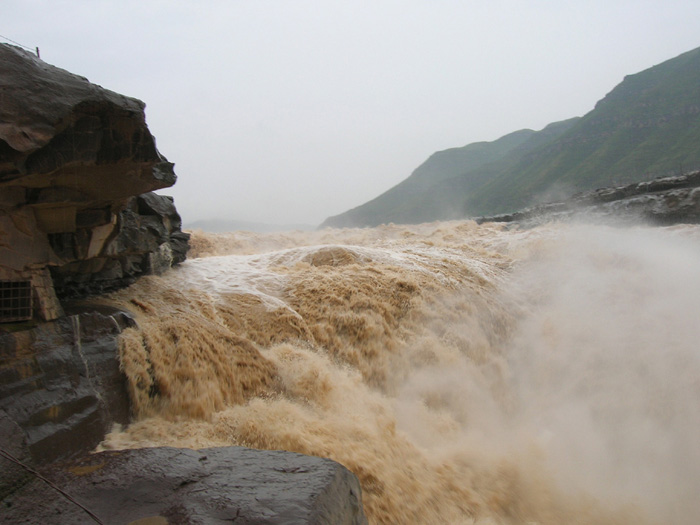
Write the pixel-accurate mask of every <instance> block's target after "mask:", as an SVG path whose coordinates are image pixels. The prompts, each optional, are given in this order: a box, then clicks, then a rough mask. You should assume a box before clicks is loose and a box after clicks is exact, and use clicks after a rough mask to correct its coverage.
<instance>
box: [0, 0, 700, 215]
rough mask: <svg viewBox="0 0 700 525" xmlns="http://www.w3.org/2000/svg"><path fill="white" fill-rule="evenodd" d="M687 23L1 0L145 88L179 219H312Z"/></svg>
mask: <svg viewBox="0 0 700 525" xmlns="http://www.w3.org/2000/svg"><path fill="white" fill-rule="evenodd" d="M699 27H700V2H698V1H697V0H688V1H686V0H678V1H674V0H586V1H584V0H577V1H569V0H530V1H527V2H525V1H523V0H500V1H499V0H491V1H486V0H483V1H457V0H432V1H428V0H423V1H419V0H403V1H399V0H371V1H364V0H353V1H350V0H348V1H339V0H338V1H336V0H275V1H268V0H228V1H225V0H219V1H217V0H209V1H208V0H199V1H197V2H195V1H194V0H192V1H176V0H162V1H159V0H111V1H107V0H42V1H39V0H36V1H35V0H1V1H0V35H3V36H4V37H7V38H10V39H13V40H15V41H17V42H19V43H21V44H24V45H26V46H29V47H32V48H33V47H35V46H38V47H39V48H40V51H41V58H42V59H44V60H45V61H46V62H48V63H51V64H53V65H55V66H58V67H61V68H64V69H67V70H69V71H71V72H73V73H77V74H80V75H83V76H86V77H87V78H88V79H89V80H90V81H91V82H94V83H96V84H99V85H101V86H103V87H105V88H108V89H111V90H113V91H117V92H120V93H122V94H125V95H129V96H133V97H136V98H139V99H141V100H143V101H145V102H146V104H147V108H146V118H147V122H148V125H149V128H150V130H151V132H152V133H153V134H154V135H155V137H156V139H157V144H158V149H159V150H160V151H161V153H162V154H164V155H165V156H166V157H167V158H168V159H169V160H170V161H172V162H175V171H176V173H177V175H178V182H177V184H176V185H175V187H173V188H170V189H168V190H167V191H162V192H161V193H166V194H170V195H173V196H174V197H175V203H176V205H177V207H178V210H179V211H180V214H181V215H182V216H183V218H184V220H185V223H187V222H192V221H195V220H198V219H207V218H214V217H220V218H231V219H239V220H248V221H261V222H268V223H278V224H280V223H281V224H294V223H309V224H318V223H320V222H321V221H323V219H325V218H326V217H328V216H330V215H336V214H338V213H342V212H344V211H346V210H348V209H350V208H353V207H355V206H358V205H360V204H363V203H365V202H367V201H368V200H370V199H372V198H374V197H376V196H378V195H379V194H381V193H382V192H384V191H386V190H387V189H389V188H391V187H392V186H394V185H395V184H397V183H399V182H400V181H402V180H403V179H405V178H406V177H408V176H409V175H410V174H411V172H412V171H413V170H414V169H415V168H416V167H417V166H418V165H419V164H421V163H422V162H423V161H424V160H425V159H426V158H427V157H429V156H430V155H431V154H432V153H434V152H435V151H438V150H443V149H447V148H452V147H458V146H463V145H465V144H469V143H471V142H477V141H483V140H487V141H490V140H494V139H496V138H498V137H500V136H502V135H504V134H506V133H509V132H511V131H515V130H518V129H522V128H530V129H541V128H542V127H544V126H545V125H546V124H548V123H550V122H553V121H557V120H563V119H566V118H569V117H573V116H581V115H584V114H585V113H587V112H588V111H590V110H591V109H593V106H594V105H595V103H596V101H598V100H599V99H601V98H602V97H603V96H604V95H605V94H606V93H607V92H609V91H610V90H611V89H612V88H613V87H614V86H615V85H616V84H618V83H619V82H620V81H621V80H622V78H623V77H624V76H625V75H626V74H630V73H636V72H638V71H641V70H643V69H646V68H648V67H651V66H653V65H655V64H658V63H660V62H663V61H664V60H667V59H669V58H673V57H675V56H677V55H679V54H680V53H683V52H685V51H689V50H690V49H693V48H695V47H698V46H700V31H698V29H699ZM0 41H6V40H4V39H0Z"/></svg>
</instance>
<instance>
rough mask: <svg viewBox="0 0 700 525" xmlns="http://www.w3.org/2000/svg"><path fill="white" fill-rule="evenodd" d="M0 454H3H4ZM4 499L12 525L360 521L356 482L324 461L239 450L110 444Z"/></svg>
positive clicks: (287, 524)
mask: <svg viewBox="0 0 700 525" xmlns="http://www.w3.org/2000/svg"><path fill="white" fill-rule="evenodd" d="M0 461H2V460H1V459H0ZM43 475H44V476H45V477H46V478H47V479H49V480H50V481H52V482H53V483H54V484H55V485H57V486H58V487H60V488H61V489H62V490H64V491H65V492H66V493H68V494H69V495H71V496H72V497H73V498H75V499H76V500H77V501H78V503H80V505H82V507H84V508H82V507H80V506H78V505H76V504H74V503H72V502H70V501H68V500H67V499H65V498H64V497H63V496H62V495H60V494H59V493H58V492H57V491H55V490H54V489H53V488H51V487H50V486H49V485H47V484H46V483H44V482H42V481H40V480H38V479H34V480H31V481H30V482H28V483H25V485H24V486H23V487H22V488H21V489H20V490H18V491H16V492H14V493H13V494H12V495H10V496H7V497H6V498H5V499H4V500H2V501H1V502H0V505H1V506H2V509H3V514H4V518H5V519H6V520H7V522H8V523H46V524H71V523H76V524H77V523H81V524H82V523H91V522H94V520H92V519H91V518H90V516H89V515H88V514H87V513H86V511H85V510H84V509H88V510H89V511H90V512H92V513H93V514H94V515H95V516H96V517H97V518H98V519H99V520H100V521H101V522H103V523H105V524H120V525H123V524H137V523H141V524H145V523H150V524H191V523H202V524H204V523H206V524H217V523H221V524H224V523H241V524H253V523H255V524H285V525H290V524H314V525H316V524H317V525H322V524H323V525H325V524H330V523H332V524H334V525H336V524H337V525H356V524H357V525H360V524H366V523H367V519H366V517H365V515H364V512H363V510H362V495H361V490H360V485H359V482H358V480H357V478H356V477H355V475H354V474H352V473H351V472H350V471H349V470H347V469H346V468H345V467H343V466H342V465H340V464H339V463H336V462H334V461H332V460H330V459H324V458H318V457H312V456H304V455H302V454H296V453H293V452H284V451H263V450H253V449H249V448H243V447H221V448H209V449H202V450H189V449H176V448H167V447H163V448H149V449H140V450H124V451H108V452H100V453H97V454H92V455H90V456H86V457H83V458H81V459H79V460H74V461H71V462H65V463H61V464H56V465H53V466H52V467H51V468H50V469H47V470H45V471H44V472H43Z"/></svg>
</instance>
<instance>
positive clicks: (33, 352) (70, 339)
mask: <svg viewBox="0 0 700 525" xmlns="http://www.w3.org/2000/svg"><path fill="white" fill-rule="evenodd" d="M132 323H133V320H132V319H131V318H130V317H129V316H128V315H127V314H126V313H124V312H111V313H110V312H105V313H98V312H91V313H79V314H75V315H71V316H68V317H62V318H61V319H59V320H57V321H53V322H49V323H42V324H41V325H39V326H37V327H35V328H34V329H31V330H24V331H21V332H15V333H1V334H0V436H2V437H3V439H2V441H1V442H2V443H9V444H10V445H11V447H13V449H14V450H15V453H14V454H15V455H17V456H19V457H23V458H25V459H27V460H28V461H30V462H31V463H32V464H34V465H42V464H46V463H48V462H51V461H54V460H56V459H61V458H67V457H71V456H74V455H76V454H80V453H85V452H87V451H89V450H92V449H93V448H94V447H95V446H96V445H97V444H98V443H99V442H100V441H102V439H104V436H105V434H106V432H108V431H109V430H110V429H111V428H112V426H113V424H114V423H120V424H126V423H127V422H128V420H129V403H128V396H127V390H126V378H125V377H124V375H123V373H122V372H121V371H120V365H119V359H118V355H119V354H118V342H117V337H118V335H119V333H120V332H121V331H122V329H123V328H124V327H126V326H129V325H130V324H132ZM5 436H8V437H7V441H5V439H6V438H5ZM0 461H1V462H2V467H1V468H0V487H2V486H3V484H7V483H13V479H12V478H13V474H11V473H10V471H9V470H7V468H9V467H8V465H6V464H5V461H4V460H1V459H0ZM8 477H9V481H8Z"/></svg>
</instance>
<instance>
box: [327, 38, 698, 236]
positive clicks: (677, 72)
mask: <svg viewBox="0 0 700 525" xmlns="http://www.w3.org/2000/svg"><path fill="white" fill-rule="evenodd" d="M699 145H700V48H698V49H695V50H693V51H689V52H687V53H684V54H682V55H680V56H678V57H676V58H674V59H672V60H668V61H666V62H664V63H662V64H659V65H657V66H654V67H652V68H649V69H647V70H645V71H642V72H640V73H637V74H635V75H629V76H627V77H625V79H624V80H623V81H622V82H621V83H620V84H619V85H618V86H617V87H615V89H613V90H612V91H611V92H610V93H608V95H606V96H605V97H604V98H603V99H602V100H600V101H599V102H598V103H597V104H596V106H595V108H594V109H593V110H592V111H590V112H589V113H588V114H586V115H585V116H583V117H581V118H572V119H569V120H566V121H562V122H557V123H553V124H550V125H549V126H547V127H545V128H544V129H543V130H541V131H537V132H536V131H532V130H521V131H516V132H514V133H510V134H508V135H505V136H504V137H501V138H500V139H498V140H495V141H493V142H477V143H474V144H469V145H467V146H464V147H461V148H453V149H448V150H445V151H441V152H438V153H435V154H433V155H432V156H431V157H430V158H429V159H428V160H426V161H425V162H424V163H423V164H422V165H421V166H419V167H418V168H417V169H416V170H415V171H414V172H413V174H411V176H410V177H408V178H407V179H406V180H404V181H403V182H401V183H400V184H398V185H396V186H395V187H393V188H391V189H390V190H388V191H387V192H385V193H383V194H382V195H380V196H379V197H377V198H375V199H373V200H372V201H370V202H368V203H366V204H363V205H362V206H358V207H357V208H354V209H352V210H350V211H347V212H345V213H343V214H341V215H337V216H335V217H330V218H328V219H326V221H325V222H324V223H323V225H322V226H375V225H377V224H381V223H387V222H395V223H419V222H425V221H433V220H445V219H454V218H462V217H470V216H479V215H493V214H497V213H505V212H512V211H515V210H518V209H520V208H523V207H525V206H529V205H532V204H536V203H539V202H545V201H548V200H554V199H561V198H565V197H566V196H568V195H571V194H573V193H575V192H577V191H582V190H590V189H595V188H598V187H602V186H611V185H616V184H623V183H631V182H638V181H642V180H649V179H651V178H654V177H658V176H661V175H669V174H677V173H679V172H680V171H683V170H690V169H694V168H697V167H700V147H699Z"/></svg>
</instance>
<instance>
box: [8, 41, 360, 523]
mask: <svg viewBox="0 0 700 525" xmlns="http://www.w3.org/2000/svg"><path fill="white" fill-rule="evenodd" d="M144 107H145V105H144V104H143V103H142V102H141V101H139V100H136V99H133V98H128V97H124V96H122V95H119V94H116V93H113V92H111V91H108V90H106V89H103V88H101V87H99V86H96V85H93V84H91V83H89V82H88V81H87V80H86V79H85V78H83V77H79V76H76V75H73V74H71V73H69V72H67V71H64V70H61V69H58V68H56V67H53V66H51V65H48V64H46V63H44V62H42V61H41V60H39V59H38V58H37V57H35V56H34V55H32V54H31V53H27V52H25V51H23V50H21V49H18V48H16V47H13V46H8V45H2V44H0V521H2V522H3V523H4V522H6V521H7V522H12V523H36V522H42V523H61V524H63V523H86V522H88V523H89V522H91V521H93V522H96V523H127V522H129V521H135V522H139V523H151V524H159V523H160V524H162V523H230V522H232V521H236V522H237V523H238V522H240V523H318V524H320V523H347V524H349V525H350V524H363V523H366V519H365V517H364V513H363V510H362V503H361V494H360V487H359V484H358V481H357V478H356V477H355V476H354V475H353V474H351V473H350V472H349V471H348V470H347V469H345V468H344V467H342V466H341V465H339V464H337V463H335V462H333V461H331V460H326V459H321V458H312V457H308V456H301V455H299V454H292V453H287V452H269V451H255V450H250V449H238V448H235V449H234V448H230V449H217V450H214V449H212V450H207V451H201V452H195V451H191V450H176V449H157V450H156V449H147V450H134V451H122V452H105V453H102V454H98V455H88V456H85V454H86V453H87V452H90V451H91V450H93V449H94V448H95V446H96V445H98V444H99V443H100V441H102V440H103V439H104V436H105V434H106V433H107V432H108V431H109V430H110V429H111V428H112V426H113V425H114V424H115V423H118V424H128V423H129V418H130V407H129V400H128V395H127V388H126V378H125V376H124V374H123V372H122V370H121V368H120V362H119V335H120V333H121V331H122V329H123V328H124V327H126V326H129V325H132V324H133V323H134V321H133V319H132V318H131V317H130V315H129V314H128V313H126V312H120V311H114V310H110V309H106V308H105V307H100V306H98V303H97V302H96V301H94V300H91V299H87V300H82V301H76V300H75V298H81V297H85V296H90V295H93V294H98V293H103V292H107V291H111V290H114V289H117V288H121V287H124V286H127V285H129V284H131V283H132V282H134V280H135V279H136V278H138V277H139V276H141V275H144V274H160V273H163V272H164V271H166V270H168V269H169V268H170V267H171V266H172V265H173V264H177V263H180V262H182V261H183V260H184V259H185V256H186V253H187V250H188V239H189V235H187V234H185V233H183V232H182V231H181V220H180V216H179V215H178V213H177V210H176V209H175V206H174V203H173V200H172V199H171V198H169V197H164V196H161V195H157V194H155V193H153V190H158V189H161V188H165V187H168V186H171V185H172V184H174V183H175V179H176V177H175V173H174V172H173V164H172V163H170V162H168V161H167V160H166V159H165V158H164V157H163V156H162V155H161V154H160V153H159V152H158V150H157V149H156V146H155V140H154V138H153V136H152V135H151V133H150V132H149V130H148V128H147V126H146V121H145V116H144ZM57 461H58V462H59V463H56V462H57ZM61 462H62V463H61ZM38 470H40V471H41V472H42V473H43V474H39V473H38V472H37V471H38ZM40 476H43V479H41V478H40ZM47 481H48V482H50V484H49V483H47ZM58 485H60V487H58ZM59 488H60V489H61V490H64V491H65V490H67V491H68V492H70V493H71V494H72V495H73V496H74V497H75V498H78V499H80V500H81V501H82V503H80V502H78V501H77V500H76V499H68V498H66V497H65V495H64V494H62V493H61V492H60V491H59V490H58V489H59ZM86 506H88V507H90V508H91V509H92V510H94V513H93V514H89V513H87V512H85V508H86Z"/></svg>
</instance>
